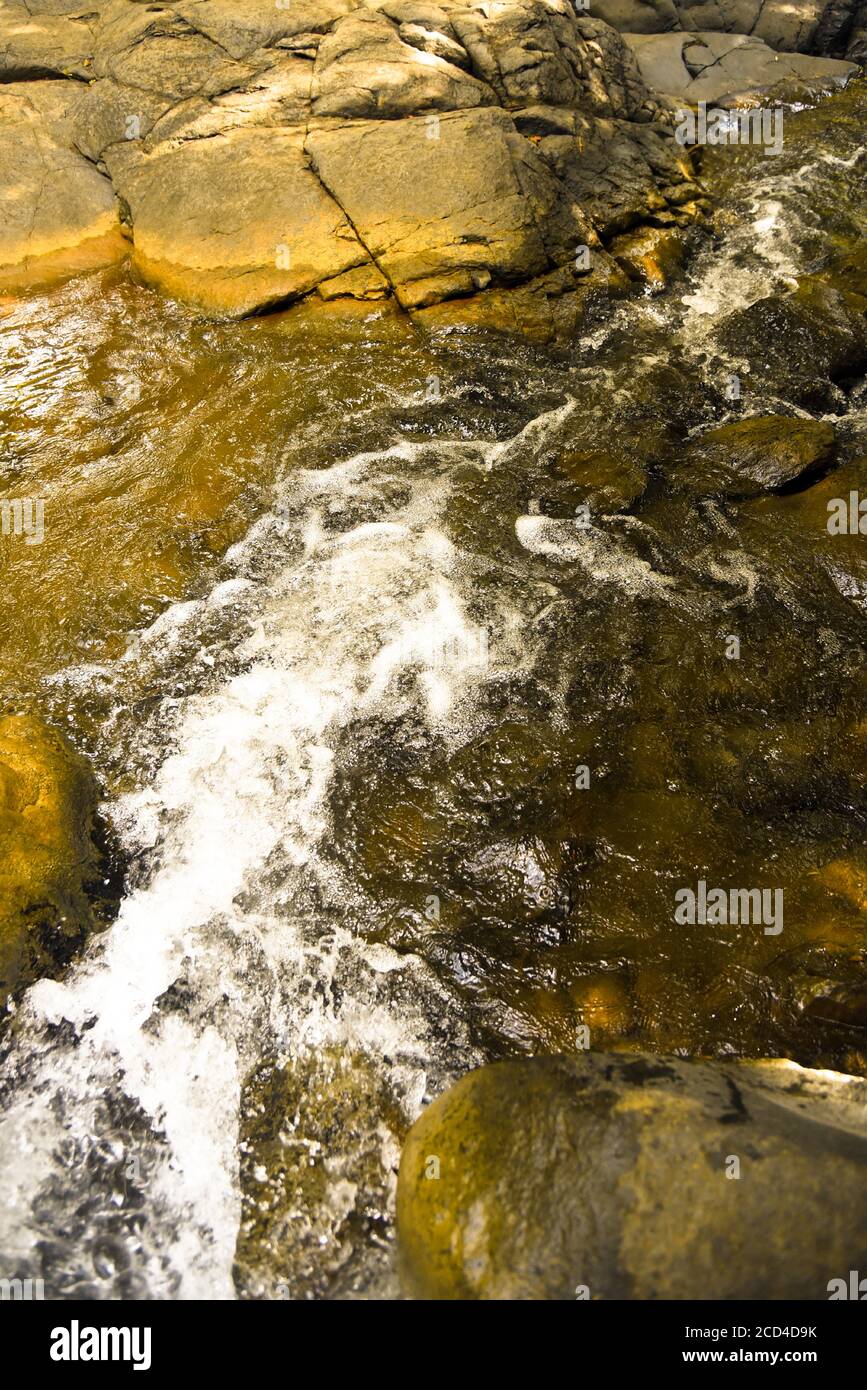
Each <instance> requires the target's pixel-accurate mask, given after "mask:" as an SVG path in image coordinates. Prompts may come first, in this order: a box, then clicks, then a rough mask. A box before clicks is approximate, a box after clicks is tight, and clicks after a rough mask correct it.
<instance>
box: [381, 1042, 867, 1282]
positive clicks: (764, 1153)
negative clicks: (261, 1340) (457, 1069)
mask: <svg viewBox="0 0 867 1390" xmlns="http://www.w3.org/2000/svg"><path fill="white" fill-rule="evenodd" d="M865 1102H867V1082H865V1081H863V1080H860V1079H856V1078H855V1077H851V1076H843V1075H838V1074H835V1073H829V1072H812V1071H807V1070H804V1069H803V1068H801V1067H799V1066H797V1065H796V1064H795V1063H793V1062H786V1061H777V1062H757V1063H731V1064H725V1065H724V1064H721V1063H712V1062H685V1061H682V1060H678V1059H674V1058H663V1057H654V1056H644V1055H636V1054H632V1055H630V1054H628V1053H617V1054H608V1055H605V1054H598V1055H597V1054H587V1055H584V1056H581V1057H537V1058H523V1059H520V1060H514V1061H508V1062H499V1063H496V1064H494V1065H492V1066H486V1067H482V1068H480V1069H479V1070H478V1071H474V1072H471V1073H470V1074H469V1075H467V1076H465V1077H463V1078H462V1080H461V1081H459V1082H458V1084H457V1085H456V1086H454V1087H453V1088H452V1089H451V1090H450V1091H447V1092H446V1093H445V1095H443V1096H441V1097H440V1098H439V1099H438V1100H437V1101H435V1102H434V1103H433V1105H431V1106H430V1108H429V1109H428V1110H426V1111H425V1112H424V1113H423V1115H422V1116H421V1118H420V1119H419V1120H418V1121H417V1122H416V1124H415V1125H414V1126H413V1128H412V1130H411V1131H410V1133H409V1136H408V1138H407V1140H406V1143H405V1146H404V1150H403V1155H402V1158H401V1165H400V1176H399V1181H398V1197H397V1217H398V1235H399V1241H400V1250H401V1257H402V1263H403V1274H404V1279H405V1282H406V1286H407V1290H408V1292H410V1293H411V1294H412V1295H415V1296H419V1297H424V1298H434V1299H467V1298H469V1299H575V1298H594V1299H599V1298H620V1299H695V1298H696V1297H700V1298H708V1299H826V1298H827V1297H828V1285H829V1283H830V1281H831V1280H832V1279H837V1278H841V1277H842V1278H846V1277H848V1271H849V1270H850V1269H859V1268H860V1269H863V1268H864V1265H865V1261H867V1210H865V1206H864V1201H863V1192H864V1183H865V1177H867V1119H865V1116H867V1109H865ZM805 1212H809V1213H810V1219H809V1220H805V1219H804V1213H805Z"/></svg>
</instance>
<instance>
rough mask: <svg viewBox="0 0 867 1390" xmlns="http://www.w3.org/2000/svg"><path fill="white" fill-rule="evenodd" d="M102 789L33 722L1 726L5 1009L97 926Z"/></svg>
mask: <svg viewBox="0 0 867 1390" xmlns="http://www.w3.org/2000/svg"><path fill="white" fill-rule="evenodd" d="M96 807H97V787H96V783H95V781H94V778H93V776H92V774H91V773H90V770H89V769H88V767H87V765H86V764H85V762H84V761H83V759H81V758H80V757H79V756H78V755H77V754H76V753H75V752H74V751H73V750H72V749H71V748H70V746H69V745H68V743H67V742H66V741H65V739H63V738H62V737H61V735H60V734H58V733H57V732H56V731H55V730H53V729H50V728H48V726H47V725H45V724H43V723H42V721H41V720H39V719H38V718H36V717H35V716H33V715H24V714H19V715H7V716H6V717H4V718H3V719H0V1001H3V1000H5V999H6V997H7V996H8V995H9V994H10V993H11V992H12V991H14V990H17V989H19V988H20V987H21V986H23V985H25V984H27V983H29V982H30V981H31V980H33V979H35V978H37V977H38V976H40V975H44V974H52V973H54V972H55V971H56V969H57V968H59V967H60V966H62V965H64V964H65V963H66V962H67V961H68V960H69V959H70V957H71V956H72V955H73V954H74V952H75V951H76V950H77V949H78V948H79V947H80V946H81V944H82V942H83V941H84V938H85V936H86V935H87V933H88V931H90V930H91V928H92V927H93V926H94V925H95V913H94V909H93V906H92V904H91V901H90V898H89V896H88V891H87V890H88V885H89V884H91V883H92V882H93V881H94V880H95V879H96V878H97V876H98V874H99V871H100V863H101V860H100V853H99V851H98V850H97V847H96V846H95V844H94V841H93V838H92V832H93V829H94V824H95V818H96Z"/></svg>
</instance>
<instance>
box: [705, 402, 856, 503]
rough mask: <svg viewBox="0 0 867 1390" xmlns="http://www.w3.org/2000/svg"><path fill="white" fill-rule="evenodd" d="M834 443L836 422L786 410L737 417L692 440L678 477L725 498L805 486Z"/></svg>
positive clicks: (829, 457) (817, 472)
mask: <svg viewBox="0 0 867 1390" xmlns="http://www.w3.org/2000/svg"><path fill="white" fill-rule="evenodd" d="M834 442H835V432H834V426H833V425H831V424H828V423H826V422H825V421H823V420H798V419H791V418H789V417H788V416H786V415H759V416H753V417H750V418H749V419H746V420H736V421H734V423H732V424H729V425H721V426H720V427H719V428H718V429H714V430H708V431H707V432H706V433H705V434H703V435H702V436H701V437H700V439H698V440H697V441H696V443H695V444H694V445H693V447H692V449H690V450H689V451H688V454H687V463H686V467H685V469H684V472H683V474H682V480H683V482H684V483H685V484H686V486H687V487H688V488H689V489H690V490H692V491H698V492H702V493H713V494H716V495H722V496H726V497H760V496H762V494H764V493H766V492H777V491H779V490H780V489H784V488H788V487H792V486H794V485H796V484H797V485H804V486H806V485H807V484H808V483H809V481H810V480H811V479H813V478H815V477H817V476H818V474H820V473H821V472H822V470H823V469H824V468H825V467H826V466H827V464H828V463H829V461H830V460H831V458H832V456H833V452H834ZM679 480H680V477H679Z"/></svg>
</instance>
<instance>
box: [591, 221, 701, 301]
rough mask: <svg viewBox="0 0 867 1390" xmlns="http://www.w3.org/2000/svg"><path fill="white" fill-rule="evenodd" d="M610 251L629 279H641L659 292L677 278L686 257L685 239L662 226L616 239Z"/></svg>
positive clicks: (648, 228)
mask: <svg viewBox="0 0 867 1390" xmlns="http://www.w3.org/2000/svg"><path fill="white" fill-rule="evenodd" d="M610 250H611V254H612V256H613V257H614V259H615V260H616V261H617V264H618V265H619V266H621V267H622V269H623V270H625V271H626V274H627V275H628V276H629V278H630V280H640V281H642V283H644V284H645V285H649V286H650V288H651V289H656V290H661V289H664V288H665V286H666V285H667V284H668V283H669V281H671V280H673V279H674V278H675V277H676V276H677V274H678V273H679V271H680V270H681V268H682V266H683V262H684V259H685V255H686V245H685V242H684V239H683V236H682V235H681V234H680V233H679V232H677V231H669V230H667V229H665V228H662V227H647V228H645V229H643V230H642V231H640V232H631V233H627V234H626V235H625V236H620V237H617V238H616V239H615V240H614V241H613V242H612V244H611V247H610Z"/></svg>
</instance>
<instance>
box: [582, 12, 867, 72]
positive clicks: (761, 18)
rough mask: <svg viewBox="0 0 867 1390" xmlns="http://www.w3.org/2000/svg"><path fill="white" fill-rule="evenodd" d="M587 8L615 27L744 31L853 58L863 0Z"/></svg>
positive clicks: (864, 19)
mask: <svg viewBox="0 0 867 1390" xmlns="http://www.w3.org/2000/svg"><path fill="white" fill-rule="evenodd" d="M590 13H591V14H592V15H597V16H598V17H599V18H600V19H604V20H605V21H606V22H607V23H608V24H610V25H612V27H613V28H615V29H617V30H619V31H620V32H621V33H629V34H665V33H669V32H670V31H672V30H676V31H678V32H683V33H693V32H704V33H710V32H713V33H719V34H748V35H752V36H753V37H754V38H757V39H760V40H761V41H762V42H763V43H765V44H767V45H768V47H769V48H773V49H777V50H779V51H780V52H787V53H807V54H810V53H821V54H825V55H827V56H830V57H834V58H844V57H849V58H853V59H857V58H860V57H863V54H864V32H865V26H867V5H865V3H864V0H590Z"/></svg>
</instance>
